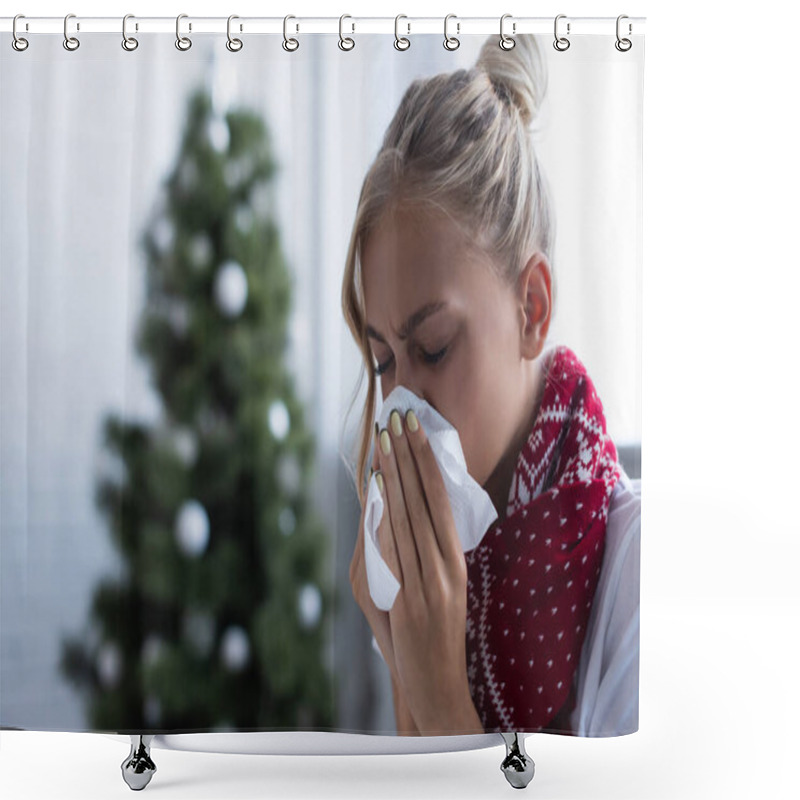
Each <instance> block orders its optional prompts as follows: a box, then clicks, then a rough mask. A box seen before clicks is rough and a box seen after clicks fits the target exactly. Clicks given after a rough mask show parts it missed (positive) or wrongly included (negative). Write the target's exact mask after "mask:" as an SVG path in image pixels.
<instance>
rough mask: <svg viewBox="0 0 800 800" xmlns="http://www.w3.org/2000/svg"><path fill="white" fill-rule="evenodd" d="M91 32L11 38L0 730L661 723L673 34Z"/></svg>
mask: <svg viewBox="0 0 800 800" xmlns="http://www.w3.org/2000/svg"><path fill="white" fill-rule="evenodd" d="M71 22H73V23H74V20H70V19H69V18H68V19H67V20H66V21H65V30H64V32H63V33H61V32H55V31H50V32H44V31H42V30H39V32H37V28H36V24H35V20H29V23H30V24H29V28H28V30H27V31H26V30H25V27H24V23H25V19H23V18H20V19H19V20H15V26H16V33H15V38H12V36H11V35H4V36H3V38H2V55H0V59H2V71H1V72H0V108H2V109H3V114H2V117H0V159H2V186H1V187H0V215H1V217H0V226H1V233H0V401H1V403H0V684H2V687H3V691H2V694H0V725H1V726H2V727H3V728H18V729H33V730H52V731H108V732H120V733H123V732H124V733H127V732H153V733H158V732H169V733H174V732H212V731H298V730H304V731H305V730H317V731H332V732H339V731H341V732H348V733H366V734H385V735H413V734H415V733H416V734H419V735H426V734H431V733H438V734H442V733H444V734H447V733H478V732H490V731H501V730H516V731H531V732H535V731H543V732H552V733H565V734H577V735H585V736H613V735H621V734H627V733H631V732H633V731H635V730H636V729H637V728H638V658H639V656H638V653H639V539H640V516H641V514H640V508H641V389H640V387H641V346H642V341H641V273H642V252H641V229H642V223H641V215H642V206H641V154H642V89H643V64H644V37H643V36H642V35H641V33H640V32H639V31H636V35H633V34H632V33H631V29H630V28H629V26H628V22H629V21H628V20H626V19H620V20H617V21H616V29H615V27H614V20H613V19H612V20H610V22H609V21H608V20H606V22H605V27H604V28H603V29H602V30H593V31H591V32H589V31H588V30H587V32H586V33H585V34H581V33H580V30H581V28H580V21H578V20H572V21H571V27H570V28H569V29H568V28H567V23H568V22H570V21H569V20H566V19H561V20H558V19H557V20H555V25H554V24H553V21H552V20H551V21H550V22H549V23H548V25H543V24H542V21H541V20H538V21H534V20H528V21H525V20H521V19H516V20H512V19H507V18H504V20H502V21H501V20H500V19H499V18H498V20H497V21H496V24H494V23H493V27H492V28H491V29H489V28H487V27H486V24H485V23H486V20H483V29H481V25H479V24H478V23H477V21H473V22H472V23H470V21H469V20H458V19H457V18H449V19H448V20H431V19H429V20H427V21H420V22H419V24H418V23H417V22H416V21H415V22H414V24H413V25H411V24H410V23H409V22H408V20H407V19H403V18H402V17H401V18H398V19H396V20H395V19H389V18H387V19H386V20H383V28H382V29H381V31H380V32H365V27H364V26H361V27H358V28H357V29H354V28H353V24H352V19H351V20H348V19H346V18H345V19H342V20H337V19H331V20H327V21H326V25H327V27H326V28H325V31H324V32H322V31H321V30H319V31H316V30H312V29H311V28H312V26H308V25H304V21H303V20H298V19H296V18H294V19H286V20H283V21H282V23H283V28H282V30H283V35H281V33H280V32H277V33H276V31H280V30H281V26H280V25H277V26H276V25H275V21H274V20H273V21H272V22H271V23H270V25H271V27H270V29H269V33H267V32H266V29H267V24H266V23H262V28H263V30H257V29H258V26H257V25H256V23H252V24H249V25H245V24H241V23H242V21H241V20H236V19H232V20H228V21H227V28H226V21H225V20H222V21H221V24H220V21H219V20H217V21H216V23H217V25H216V29H215V30H213V31H212V30H210V27H211V23H210V22H209V21H208V20H206V21H205V23H206V25H207V26H208V28H209V29H208V30H205V31H204V30H203V28H202V26H201V25H198V24H197V23H195V26H194V27H193V29H191V30H190V28H189V25H188V20H186V19H183V20H182V19H181V18H179V19H178V20H177V21H175V20H173V21H172V23H170V24H171V25H172V26H173V29H172V30H170V24H167V22H168V21H163V20H162V23H164V24H163V25H162V27H161V29H160V30H159V31H155V30H152V31H147V30H146V29H145V26H142V28H141V29H138V30H137V29H136V28H135V19H126V23H127V27H126V28H125V29H124V33H123V32H122V31H123V28H122V27H120V31H118V32H109V31H105V32H104V31H94V32H93V31H91V26H84V30H82V31H80V32H78V30H77V29H76V27H75V26H74V24H71ZM120 26H122V21H121V20H120ZM548 26H549V27H548ZM393 31H394V33H393ZM434 31H435V32H434ZM547 31H549V32H547ZM23 37H24V40H25V42H26V44H25V45H23V44H21V41H22V39H23ZM15 42H16V45H15V44H14V43H15ZM76 42H77V44H76ZM134 42H135V43H134ZM443 45H444V46H443ZM437 304H438V306H439V307H438V308H437V309H434V310H432V308H433V305H437ZM423 305H427V307H428V316H427V317H425V315H424V314H422V315H421V314H419V313H418V314H416V319H415V321H416V323H417V325H416V327H415V328H413V330H412V327H413V326H408V327H407V330H406V331H401V330H400V328H401V325H402V324H403V323H404V322H407V320H410V318H411V316H413V315H412V312H415V311H419V309H420V308H421V307H422V306H423ZM399 387H402V388H404V389H406V390H407V391H408V392H409V393H410V395H411V399H410V400H408V404H407V405H404V406H402V407H399V408H398V410H399V411H400V412H401V414H402V418H401V417H399V416H398V415H392V416H391V417H390V416H389V411H390V410H391V408H389V406H388V405H385V404H384V400H385V399H386V398H387V397H388V396H389V395H390V394H391V393H392V391H393V390H394V389H395V388H399ZM398 396H403V397H405V398H406V399H408V397H409V395H398V394H397V393H396V394H395V395H394V397H398ZM412 401H413V402H414V403H415V404H416V405H414V408H415V409H416V410H417V414H416V416H415V415H410V414H406V413H405V412H406V411H407V409H408V407H411V405H410V403H411V402H412ZM437 420H439V421H441V424H442V426H443V427H442V430H444V431H445V432H450V433H453V432H454V433H455V434H456V435H455V437H453V436H451V437H450V438H447V439H446V438H445V434H442V437H441V439H437V438H436V436H437V435H436V434H435V430H434V427H433V425H434V422H436V421H437ZM376 421H378V431H377V436H376V435H375V432H374V426H375V423H376ZM415 426H416V427H415ZM420 429H421V431H420ZM415 436H416V437H417V438H414V437H415ZM426 444H427V447H426ZM433 445H436V446H437V447H438V448H439V449H438V450H437V449H435V448H434V447H433ZM387 450H388V451H389V452H388V453H387V452H386V451H387ZM437 454H438V455H437ZM447 481H450V482H447ZM377 498H382V503H381V506H382V511H380V510H378V511H376V509H379V506H378V505H377V504H376V499H377ZM370 499H372V501H373V502H372V505H371V506H370V508H371V509H372V511H373V512H375V513H376V514H377V517H376V518H375V519H374V523H375V525H376V528H375V529H374V532H375V538H374V539H373V538H372V536H371V535H370V531H369V530H365V529H366V528H367V527H368V525H369V521H368V520H366V519H365V517H366V515H365V513H364V511H365V509H366V507H367V506H368V505H369V502H368V501H369V500H370ZM479 502H480V503H483V504H484V506H483V507H484V508H486V509H488V511H489V512H491V513H490V514H489V516H488V517H483V518H481V519H477V517H476V515H475V514H474V513H473V512H474V511H475V508H476V507H477V504H478V503H479ZM378 526H379V527H378ZM470 526H471V527H470ZM467 534H471V535H472V539H471V541H470V542H469V546H468V545H467V544H465V537H466V536H467ZM370 545H377V547H378V551H379V556H380V559H379V561H376V558H375V552H378V551H375V552H373V556H372V560H370V556H369V547H370ZM376 564H378V565H379V566H381V567H385V568H386V569H389V570H390V571H391V573H392V576H393V577H394V578H395V580H396V582H397V586H398V587H399V591H398V592H397V594H396V596H395V597H394V598H392V599H393V604H392V606H391V609H390V610H386V609H381V608H379V606H378V604H377V602H376V600H375V598H376V597H377V595H378V589H379V588H380V587H378V585H377V582H378V577H377V576H378V575H381V576H383V579H385V580H387V581H388V580H389V579H388V578H386V573H385V572H383V573H378V571H377V569H378V567H376ZM386 585H388V584H385V585H384V587H383V588H386Z"/></svg>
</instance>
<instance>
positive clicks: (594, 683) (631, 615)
mask: <svg viewBox="0 0 800 800" xmlns="http://www.w3.org/2000/svg"><path fill="white" fill-rule="evenodd" d="M641 493H642V484H641V480H639V479H636V480H631V479H630V478H629V477H628V476H627V475H626V474H625V473H624V471H623V474H622V479H621V480H619V481H618V482H617V484H616V485H615V486H614V491H613V492H612V494H611V501H610V504H609V510H608V525H607V527H606V540H605V551H604V553H603V564H602V567H601V570H600V580H599V582H598V584H597V591H596V592H595V596H594V601H593V602H592V611H591V613H590V615H589V626H588V630H587V633H586V639H585V640H584V643H583V649H582V650H581V660H580V664H579V666H578V674H577V676H576V688H577V704H576V707H575V710H574V711H573V712H572V716H571V717H570V726H571V728H572V729H573V731H574V732H575V734H576V735H578V736H621V735H623V734H626V733H633V732H634V731H637V730H638V729H639V553H640V539H641Z"/></svg>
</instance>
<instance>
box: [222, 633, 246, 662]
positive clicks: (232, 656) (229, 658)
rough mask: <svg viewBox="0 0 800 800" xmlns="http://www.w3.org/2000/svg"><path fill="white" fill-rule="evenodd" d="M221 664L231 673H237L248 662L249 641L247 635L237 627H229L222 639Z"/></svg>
mask: <svg viewBox="0 0 800 800" xmlns="http://www.w3.org/2000/svg"><path fill="white" fill-rule="evenodd" d="M221 653H222V663H223V664H224V665H225V666H226V667H227V668H228V669H229V670H231V672H239V671H240V670H242V669H244V667H245V666H247V662H248V661H249V660H250V640H249V639H248V638H247V633H246V632H245V630H244V629H243V628H242V627H241V626H239V625H231V627H230V628H228V629H227V630H226V631H225V633H224V635H223V637H222V644H221Z"/></svg>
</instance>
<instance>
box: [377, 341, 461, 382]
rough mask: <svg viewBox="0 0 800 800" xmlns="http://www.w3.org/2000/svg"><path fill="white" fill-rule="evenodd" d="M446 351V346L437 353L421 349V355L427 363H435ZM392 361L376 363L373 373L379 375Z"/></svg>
mask: <svg viewBox="0 0 800 800" xmlns="http://www.w3.org/2000/svg"><path fill="white" fill-rule="evenodd" d="M446 352H447V347H443V348H442V349H441V350H440V351H439V352H438V353H432V354H429V353H426V352H425V351H424V350H423V351H422V357H423V358H424V359H425V361H427V362H428V363H429V364H436V363H437V362H439V361H441V360H442V359H443V358H444V355H445V353H446ZM391 363H392V360H391V359H389V360H388V361H387V362H386V363H385V364H378V366H377V367H375V370H374V372H375V375H377V376H381V375H383V373H384V372H386V370H387V369H389V365H390V364H391Z"/></svg>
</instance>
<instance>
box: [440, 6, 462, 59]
mask: <svg viewBox="0 0 800 800" xmlns="http://www.w3.org/2000/svg"><path fill="white" fill-rule="evenodd" d="M451 18H453V19H455V18H456V15H455V14H448V15H447V16H446V17H445V18H444V42H442V46H443V47H444V49H445V50H450V51H453V50H458V48H459V47H461V41H460V40H459V39H458V38H456V37H455V36H448V34H447V22H448V20H449V19H451ZM456 33H457V34H458V33H461V23H460V22H456Z"/></svg>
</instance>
